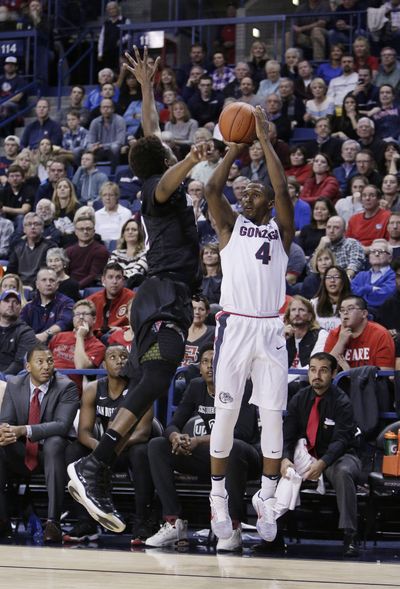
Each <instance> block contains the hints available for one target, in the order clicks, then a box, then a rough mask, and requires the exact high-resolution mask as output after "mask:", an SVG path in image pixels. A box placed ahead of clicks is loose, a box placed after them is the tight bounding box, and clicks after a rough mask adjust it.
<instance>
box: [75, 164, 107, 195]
mask: <svg viewBox="0 0 400 589" xmlns="http://www.w3.org/2000/svg"><path fill="white" fill-rule="evenodd" d="M104 182H108V176H107V175H106V174H104V172H100V171H99V170H97V169H96V170H95V171H94V172H92V173H91V174H88V173H87V171H86V170H85V169H84V168H82V167H79V168H78V169H77V171H76V172H75V174H74V177H73V178H72V183H73V185H74V186H75V188H76V193H77V197H78V199H79V200H80V201H81V202H83V203H85V204H86V203H87V202H88V201H89V200H97V199H98V198H99V192H100V187H101V186H102V185H103V184H104Z"/></svg>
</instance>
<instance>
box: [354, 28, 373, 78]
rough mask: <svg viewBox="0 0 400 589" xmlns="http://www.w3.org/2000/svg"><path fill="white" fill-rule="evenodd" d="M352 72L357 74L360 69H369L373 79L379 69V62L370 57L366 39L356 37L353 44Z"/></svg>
mask: <svg viewBox="0 0 400 589" xmlns="http://www.w3.org/2000/svg"><path fill="white" fill-rule="evenodd" d="M353 54H354V71H356V72H358V70H359V69H360V68H361V67H363V66H364V67H369V68H370V70H371V71H372V74H373V77H375V76H376V74H377V72H378V68H379V60H378V58H377V57H374V56H373V55H371V49H370V46H369V42H368V39H367V38H366V37H356V39H354V42H353Z"/></svg>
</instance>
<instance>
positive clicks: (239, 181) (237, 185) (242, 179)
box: [232, 176, 251, 213]
mask: <svg viewBox="0 0 400 589" xmlns="http://www.w3.org/2000/svg"><path fill="white" fill-rule="evenodd" d="M249 182H251V180H250V178H246V176H238V177H237V178H235V179H234V181H233V182H232V192H233V196H234V198H235V200H236V202H235V204H233V205H232V209H233V210H234V211H235V212H236V213H241V212H242V198H243V194H244V189H245V188H246V186H247V184H248V183H249Z"/></svg>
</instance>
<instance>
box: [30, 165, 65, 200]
mask: <svg viewBox="0 0 400 589" xmlns="http://www.w3.org/2000/svg"><path fill="white" fill-rule="evenodd" d="M47 169H48V174H49V177H48V179H47V180H46V182H44V183H43V184H41V185H40V186H39V188H38V190H37V192H36V196H35V207H36V205H37V203H38V202H39V200H41V199H42V198H48V199H49V200H51V199H52V198H53V194H54V190H55V188H56V185H57V183H58V182H59V180H61V179H64V178H66V177H67V169H66V165H65V162H64V160H62V159H58V158H55V159H54V160H52V161H51V160H50V161H49V162H48V166H47Z"/></svg>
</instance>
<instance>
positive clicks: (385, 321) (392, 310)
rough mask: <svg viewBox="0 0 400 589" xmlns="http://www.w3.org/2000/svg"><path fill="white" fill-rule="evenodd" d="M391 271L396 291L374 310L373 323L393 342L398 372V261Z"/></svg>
mask: <svg viewBox="0 0 400 589" xmlns="http://www.w3.org/2000/svg"><path fill="white" fill-rule="evenodd" d="M397 217H398V215H397ZM399 224H400V220H399ZM392 269H393V271H394V272H395V277H396V291H395V292H394V293H393V294H392V295H391V296H390V297H388V298H387V299H386V300H385V302H384V303H382V305H381V306H380V307H379V308H378V309H376V311H375V313H374V315H375V321H376V322H377V323H379V324H380V325H383V327H385V328H386V329H387V330H388V331H389V333H390V335H391V336H392V338H393V340H394V345H395V348H396V370H398V358H399V357H400V304H399V303H400V263H399V260H398V259H397V260H396V259H395V260H393V262H392Z"/></svg>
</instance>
